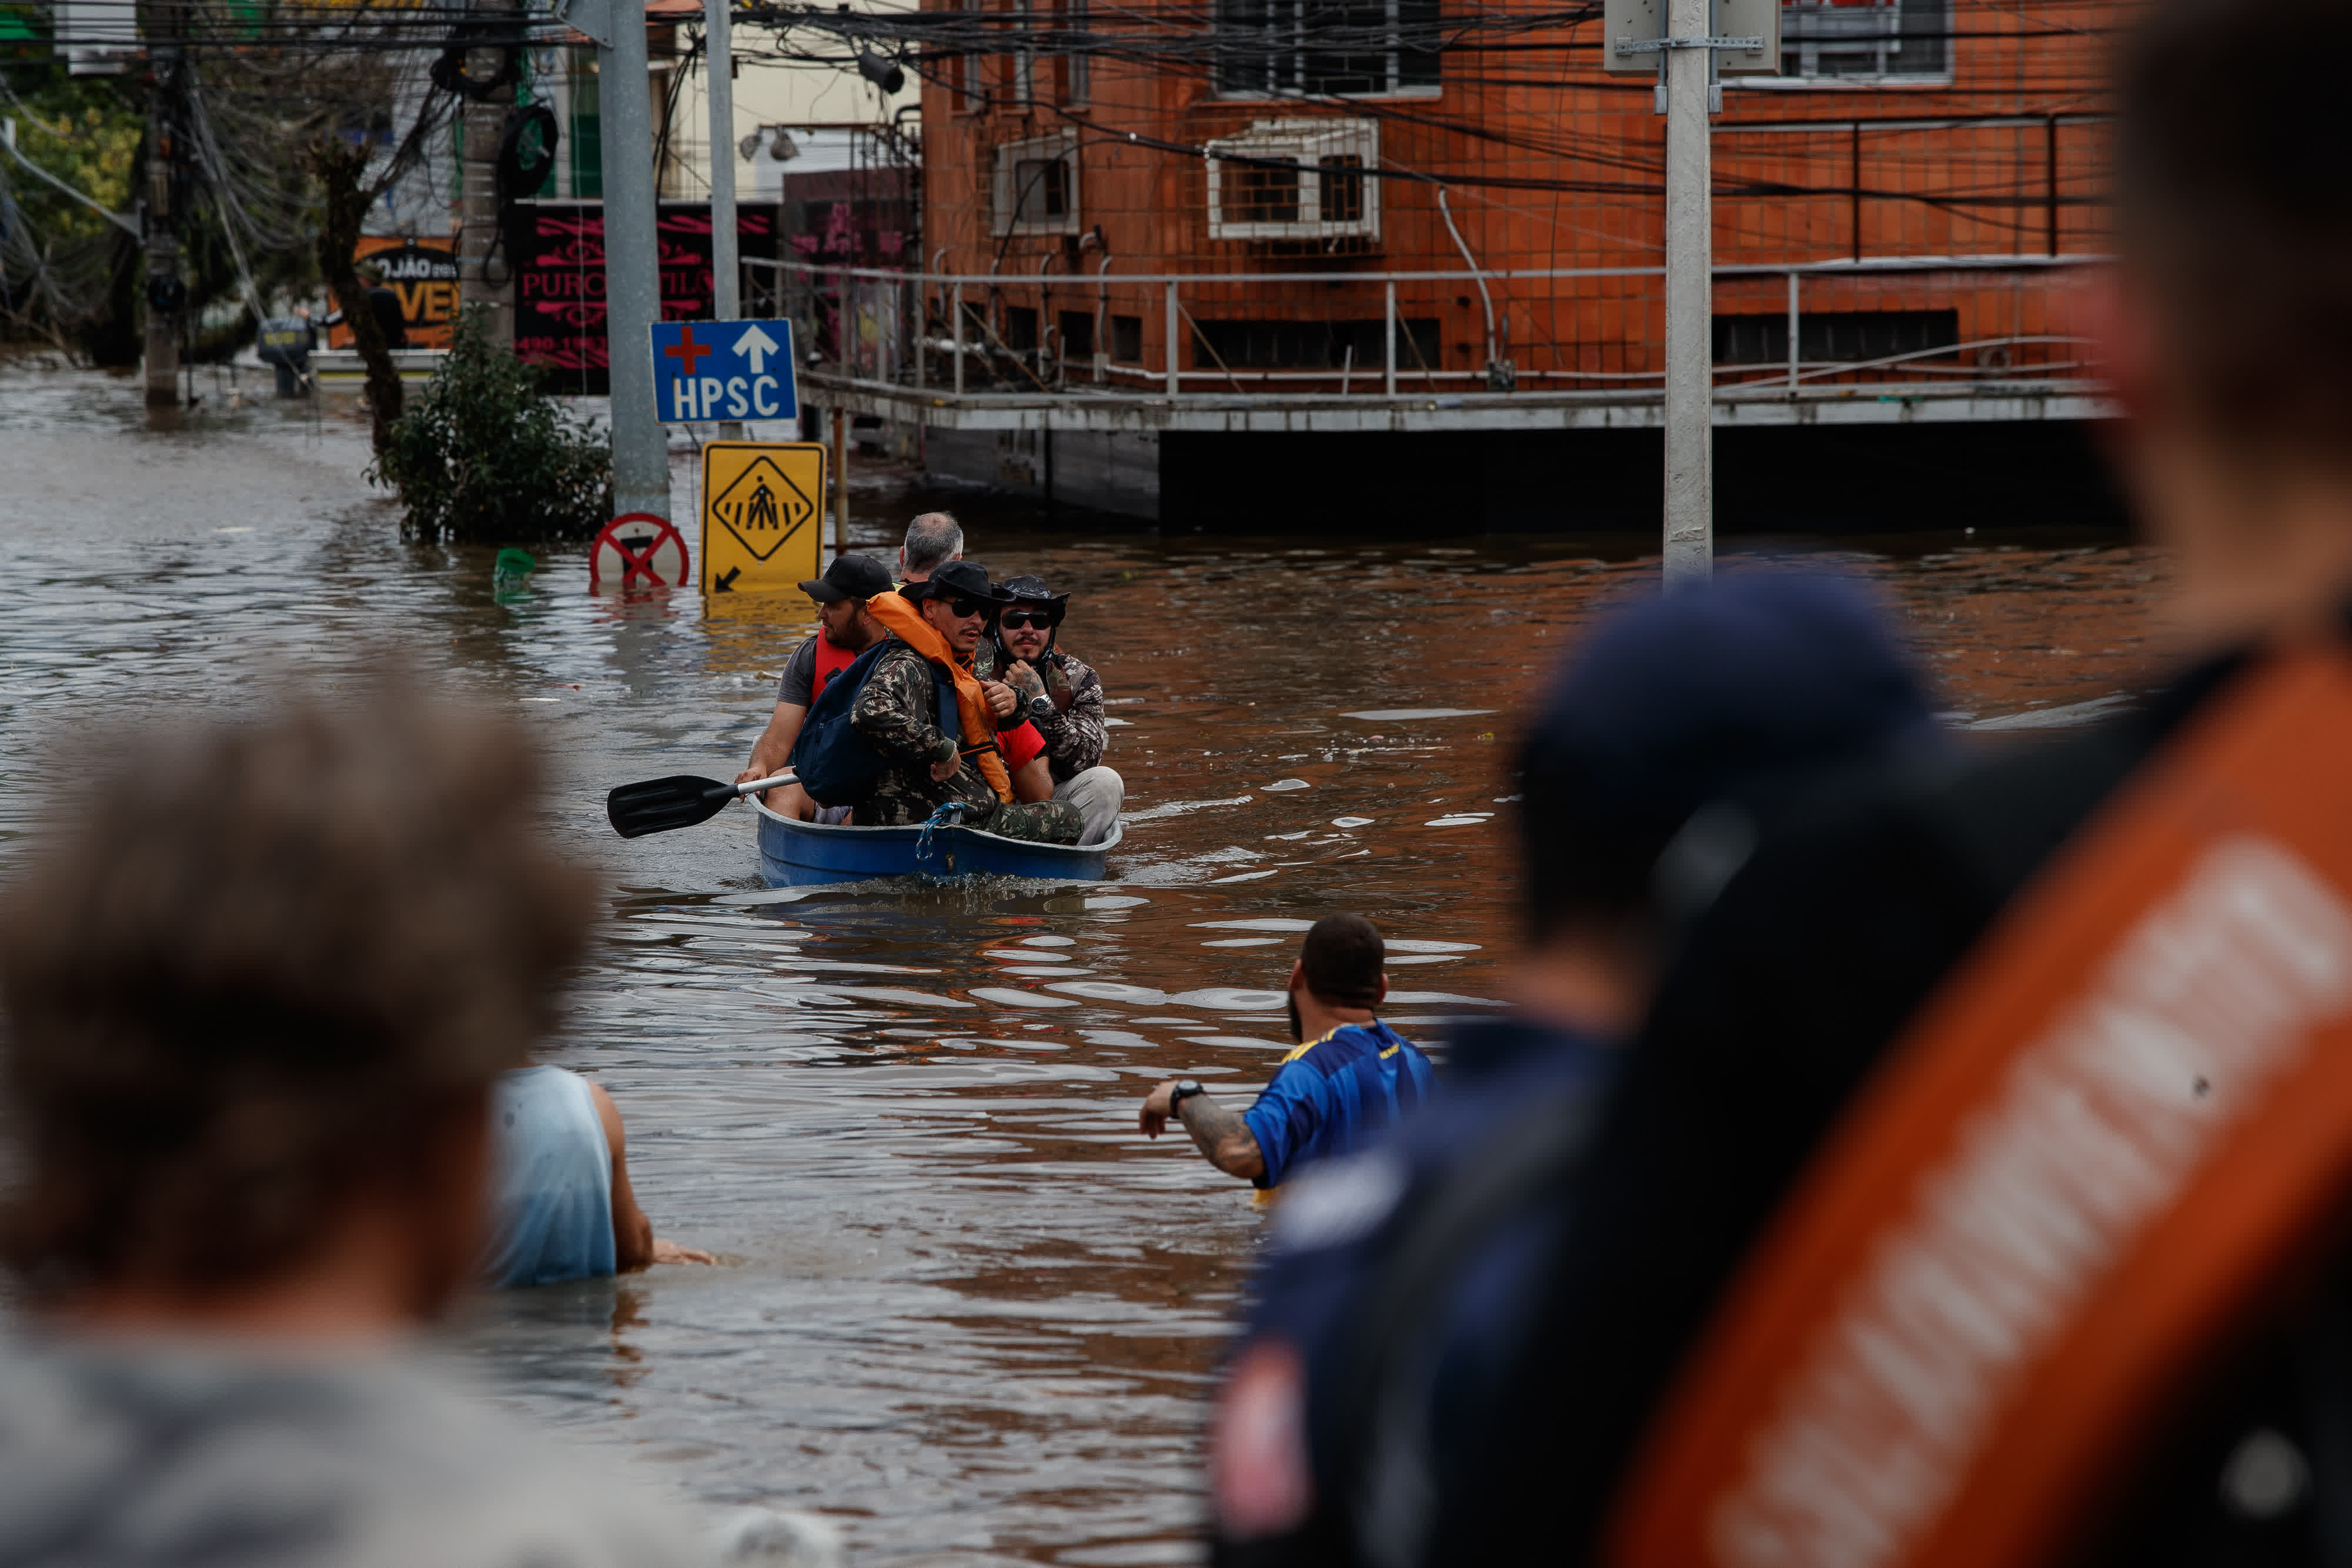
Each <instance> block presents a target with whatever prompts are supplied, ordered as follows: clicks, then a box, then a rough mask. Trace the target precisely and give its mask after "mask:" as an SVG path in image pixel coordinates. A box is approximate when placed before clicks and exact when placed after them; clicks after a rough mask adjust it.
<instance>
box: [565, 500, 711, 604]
mask: <svg viewBox="0 0 2352 1568" xmlns="http://www.w3.org/2000/svg"><path fill="white" fill-rule="evenodd" d="M688 570H689V567H688V561H687V558H686V538H685V536H684V535H682V534H680V533H679V532H678V531H677V528H676V527H675V526H673V525H672V524H671V523H670V522H669V521H668V519H667V518H664V517H656V516H654V515H653V514H652V513H651V512H627V513H624V514H623V515H622V516H620V517H614V519H613V520H612V521H611V522H609V523H606V524H605V525H604V532H603V533H600V534H598V535H597V536H596V543H595V545H594V546H593V548H592V549H590V550H589V552H588V591H589V592H591V593H597V592H601V591H603V590H604V584H605V583H606V582H608V581H609V582H611V583H612V584H613V585H614V586H615V587H617V588H620V589H623V590H627V589H632V588H683V587H685V586H686V580H687V574H688Z"/></svg>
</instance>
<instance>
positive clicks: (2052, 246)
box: [2042, 114, 2058, 256]
mask: <svg viewBox="0 0 2352 1568" xmlns="http://www.w3.org/2000/svg"><path fill="white" fill-rule="evenodd" d="M2043 123H2044V127H2045V129H2044V131H2043V138H2044V140H2043V142H2042V146H2043V151H2044V156H2045V159H2046V162H2045V164H2044V166H2043V172H2042V178H2043V186H2044V194H2045V195H2046V196H2047V197H2048V199H2049V204H2050V220H2049V229H2050V232H2049V237H2048V239H2047V240H2046V241H2045V244H2046V245H2047V246H2048V247H2049V254H2051V255H2052V256H2056V255H2057V254H2058V117H2057V116H2056V115H2054V114H2053V115H2052V116H2051V117H2050V118H2049V119H2048V120H2046V121H2044V122H2043Z"/></svg>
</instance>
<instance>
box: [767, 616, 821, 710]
mask: <svg viewBox="0 0 2352 1568" xmlns="http://www.w3.org/2000/svg"><path fill="white" fill-rule="evenodd" d="M822 636H824V632H812V633H811V634H810V635H809V636H808V638H807V639H806V640H805V641H803V643H801V645H800V646H799V647H797V648H795V649H793V656H792V657H791V658H790V659H787V660H786V661H784V678H783V679H782V680H781V681H778V682H777V683H776V700H777V701H778V702H780V703H791V704H792V705H793V706H795V707H806V706H809V704H811V703H813V702H814V701H815V700H816V640H817V638H819V637H822Z"/></svg>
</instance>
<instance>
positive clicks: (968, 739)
mask: <svg viewBox="0 0 2352 1568" xmlns="http://www.w3.org/2000/svg"><path fill="white" fill-rule="evenodd" d="M866 613H867V614H869V615H871V616H873V617H874V619H875V620H877V621H879V622H882V624H883V625H885V626H887V627H888V628H889V629H890V631H891V632H892V633H893V634H895V635H896V636H897V637H898V640H899V641H900V642H902V643H906V644H907V645H908V647H910V648H912V649H914V650H915V652H917V653H920V654H921V655H922V656H923V657H924V658H926V659H929V661H930V662H931V663H932V664H935V665H937V666H939V667H940V668H941V669H944V670H946V671H947V672H948V673H949V674H952V675H953V676H954V677H955V688H956V716H957V717H958V718H959V719H961V721H962V724H963V751H964V755H965V756H967V757H970V758H971V759H972V760H973V761H974V762H977V763H978V764H979V765H980V776H981V777H982V778H983V779H987V780H988V787H989V788H990V789H993V790H995V791H996V798H997V799H998V800H1003V801H1004V802H1006V803H1007V804H1010V803H1011V802H1012V800H1013V775H1012V774H1010V773H1008V772H1006V771H1005V768H1004V758H1003V755H1002V754H1001V753H1000V752H999V750H998V748H997V745H996V716H995V715H994V714H992V713H991V712H990V711H989V707H988V697H987V696H986V695H985V694H983V693H982V691H981V689H980V677H979V676H978V675H975V674H972V673H971V666H970V665H968V664H964V663H963V662H962V661H961V660H960V659H958V658H957V657H956V656H955V655H954V653H951V652H950V651H949V648H948V640H947V639H946V638H944V637H942V636H940V634H939V632H938V631H937V629H935V628H934V627H933V626H932V625H931V623H930V622H928V621H926V620H924V619H923V616H922V612H920V611H919V610H917V609H916V608H915V607H914V606H913V605H911V604H909V603H908V602H907V601H905V600H903V599H901V598H899V597H898V594H897V593H896V592H891V593H877V594H876V595H875V596H874V597H873V598H871V599H869V600H867V601H866Z"/></svg>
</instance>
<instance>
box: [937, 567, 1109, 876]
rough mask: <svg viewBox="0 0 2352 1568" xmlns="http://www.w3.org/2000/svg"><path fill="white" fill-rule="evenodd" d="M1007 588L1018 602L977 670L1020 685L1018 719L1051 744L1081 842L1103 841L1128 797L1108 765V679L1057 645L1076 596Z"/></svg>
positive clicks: (1048, 755) (1051, 762)
mask: <svg viewBox="0 0 2352 1568" xmlns="http://www.w3.org/2000/svg"><path fill="white" fill-rule="evenodd" d="M1004 591H1005V592H1006V593H1007V594H1009V595H1010V596H1011V597H1012V602H1011V603H1010V604H1007V605H1006V606H1005V607H1004V610H1003V612H1002V613H1001V614H1000V615H999V617H998V620H997V632H996V635H995V636H994V637H992V638H983V639H982V642H981V645H980V652H979V653H978V654H977V655H976V657H975V661H974V668H975V669H976V670H977V672H978V673H979V674H980V677H981V679H982V680H993V681H1001V682H1003V683H1004V684H1005V685H1009V686H1011V687H1012V688H1013V692H1014V694H1015V695H1017V697H1018V698H1019V701H1020V706H1019V707H1018V708H1017V709H1015V710H1014V711H1015V715H1016V716H1018V717H1021V718H1026V719H1028V720H1030V721H1031V722H1033V723H1034V724H1035V725H1036V727H1037V733H1038V734H1039V735H1040V736H1041V737H1044V739H1045V763H1046V767H1047V768H1048V769H1049V770H1050V771H1051V773H1052V775H1053V779H1054V799H1055V800H1063V801H1067V802H1068V803H1069V804H1071V805H1073V806H1076V807H1077V809H1078V811H1079V814H1080V815H1081V816H1083V817H1084V818H1085V819H1086V823H1087V831H1086V836H1085V837H1084V838H1082V839H1080V840H1079V842H1080V843H1086V844H1093V843H1100V842H1101V841H1103V840H1104V839H1106V838H1108V837H1109V836H1110V831H1111V828H1112V827H1113V825H1114V824H1116V823H1117V822H1118V812H1119V808H1120V806H1121V805H1123V804H1124V803H1125V802H1126V799H1127V785H1126V783H1125V781H1124V780H1122V779H1120V778H1119V776H1118V773H1116V772H1114V771H1113V770H1112V769H1110V768H1106V767H1104V766H1103V765H1102V756H1103V747H1105V746H1106V745H1107V744H1108V731H1107V730H1106V728H1105V727H1104V724H1103V687H1102V677H1101V676H1099V675H1097V674H1095V672H1094V670H1093V669H1092V668H1091V667H1089V666H1088V665H1087V664H1083V663H1081V662H1080V661H1079V660H1076V659H1074V658H1072V657H1071V656H1070V655H1069V654H1067V653H1064V652H1063V651H1062V650H1061V649H1060V648H1059V647H1057V646H1055V643H1056V640H1057V638H1058V637H1059V635H1060V629H1061V625H1062V620H1063V617H1064V616H1065V614H1066V613H1067V612H1068V608H1069V602H1070V596H1069V595H1068V594H1066V593H1055V591H1053V590H1052V589H1050V588H1048V587H1046V586H1045V580H1043V579H1042V578H1035V577H1015V578H1011V579H1009V580H1006V582H1005V583H1004ZM1000 722H1001V721H1000Z"/></svg>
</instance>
